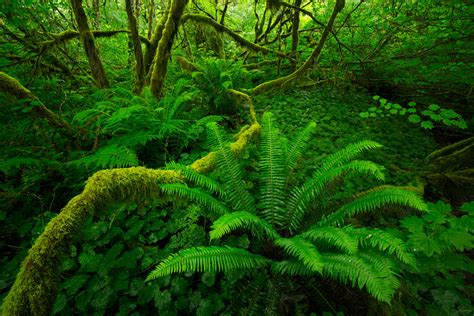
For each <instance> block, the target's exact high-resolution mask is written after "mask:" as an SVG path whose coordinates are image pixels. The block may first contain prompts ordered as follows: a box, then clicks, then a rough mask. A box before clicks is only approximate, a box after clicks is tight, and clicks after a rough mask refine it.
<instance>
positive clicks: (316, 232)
mask: <svg viewBox="0 0 474 316" xmlns="http://www.w3.org/2000/svg"><path fill="white" fill-rule="evenodd" d="M297 236H300V237H302V238H305V239H308V240H311V241H313V242H315V243H317V242H318V241H323V242H326V243H328V244H329V245H332V246H335V247H337V248H339V249H341V250H342V251H344V252H346V253H347V254H351V255H352V254H355V253H356V252H357V250H358V239H356V238H355V237H354V236H352V234H351V233H350V232H349V231H346V230H345V229H342V228H337V227H331V226H325V227H317V228H314V229H310V230H307V231H305V232H304V233H302V234H300V235H297Z"/></svg>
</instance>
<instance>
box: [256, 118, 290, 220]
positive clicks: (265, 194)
mask: <svg viewBox="0 0 474 316" xmlns="http://www.w3.org/2000/svg"><path fill="white" fill-rule="evenodd" d="M274 125H275V123H274V120H273V114H272V113H270V112H267V113H265V114H264V115H263V117H262V133H261V147H260V163H259V167H260V170H261V173H260V176H261V180H262V181H261V185H260V198H261V201H260V202H261V205H262V207H263V210H262V215H263V217H264V218H265V220H267V221H268V222H269V223H270V224H272V225H274V226H276V225H278V224H281V223H283V220H284V217H283V214H282V206H283V198H284V195H285V193H284V189H285V165H284V163H285V161H284V156H283V149H282V148H281V146H280V144H279V139H280V136H279V135H278V130H277V129H276V127H275V126H274Z"/></svg>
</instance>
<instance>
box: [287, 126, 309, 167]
mask: <svg viewBox="0 0 474 316" xmlns="http://www.w3.org/2000/svg"><path fill="white" fill-rule="evenodd" d="M315 130H316V123H314V122H310V123H309V124H308V126H306V128H305V129H303V130H302V131H301V132H300V133H299V134H298V136H296V138H295V139H294V140H292V142H291V146H290V147H289V148H288V150H287V154H286V163H285V165H286V166H287V168H288V170H289V171H291V170H293V169H294V168H295V166H296V164H297V162H298V160H299V159H300V157H301V155H302V154H303V153H304V151H305V149H306V147H307V146H308V144H309V139H310V137H311V135H312V134H313V133H314V131H315Z"/></svg>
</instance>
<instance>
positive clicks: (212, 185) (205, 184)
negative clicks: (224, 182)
mask: <svg viewBox="0 0 474 316" xmlns="http://www.w3.org/2000/svg"><path fill="white" fill-rule="evenodd" d="M166 169H168V170H169V169H172V170H179V171H181V172H182V174H183V176H184V177H185V178H186V180H188V181H191V182H193V183H194V184H196V185H197V186H199V187H201V188H206V189H209V190H211V191H212V192H217V193H219V195H220V196H224V195H225V192H224V191H223V190H222V188H221V185H220V184H219V183H218V182H217V181H216V180H214V179H212V178H210V177H208V176H206V175H203V174H201V173H198V172H196V171H194V170H193V169H191V168H190V167H188V166H185V165H181V164H179V163H176V162H170V163H167V164H166Z"/></svg>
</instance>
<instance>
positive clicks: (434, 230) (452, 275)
mask: <svg viewBox="0 0 474 316" xmlns="http://www.w3.org/2000/svg"><path fill="white" fill-rule="evenodd" d="M428 208H429V210H430V212H429V213H427V214H425V215H423V216H409V217H407V218H405V219H403V220H402V221H401V229H402V231H401V233H402V234H403V235H406V236H407V237H408V238H407V241H406V242H407V245H408V246H409V247H410V249H411V250H412V251H413V253H414V254H415V258H416V260H417V262H418V265H417V266H418V269H417V270H415V269H412V268H410V267H406V269H405V270H404V271H403V274H404V276H405V277H404V280H405V284H404V289H405V291H406V293H405V295H404V296H403V297H402V299H404V301H403V304H404V306H408V307H410V310H411V311H412V313H416V314H419V313H424V312H427V313H428V314H433V313H434V314H439V313H441V314H446V315H472V313H473V311H474V307H473V306H472V303H471V302H472V285H469V284H467V282H466V274H472V273H473V272H474V269H473V267H474V264H473V262H472V259H471V258H469V256H468V253H467V252H468V251H471V250H472V249H473V247H474V235H473V231H474V228H473V227H474V221H473V220H474V202H470V203H466V204H464V205H462V206H461V208H460V211H461V213H460V214H459V215H457V216H454V215H453V213H452V212H453V210H452V208H451V206H450V205H449V204H445V203H443V202H442V201H438V202H437V203H435V204H433V203H428Z"/></svg>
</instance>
